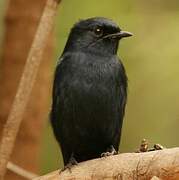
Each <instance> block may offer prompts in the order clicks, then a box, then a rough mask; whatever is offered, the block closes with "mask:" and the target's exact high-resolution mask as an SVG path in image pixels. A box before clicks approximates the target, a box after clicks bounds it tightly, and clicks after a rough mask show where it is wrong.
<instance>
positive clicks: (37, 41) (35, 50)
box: [0, 0, 59, 179]
mask: <svg viewBox="0 0 179 180" xmlns="http://www.w3.org/2000/svg"><path fill="white" fill-rule="evenodd" d="M58 2H59V0H58V1H57V0H47V2H46V6H45V9H44V11H43V14H42V17H41V20H40V23H39V27H38V29H37V32H36V35H35V37H34V41H33V43H32V47H31V49H30V52H29V55H28V58H27V62H26V64H25V68H24V72H23V74H22V77H21V80H20V84H19V87H18V90H17V94H16V96H15V99H14V102H13V105H12V108H11V110H10V113H9V116H8V119H7V122H6V124H5V126H4V129H3V135H2V142H1V145H0V179H3V177H4V175H5V172H6V167H7V163H8V161H9V158H10V155H11V153H12V150H13V147H14V142H15V139H16V136H17V133H18V130H19V126H20V124H21V121H22V118H23V113H24V111H25V107H26V105H27V102H28V99H29V97H30V93H31V90H32V88H33V85H34V82H35V79H36V75H37V72H38V67H39V65H40V62H41V56H42V52H43V50H44V47H45V45H46V41H47V37H48V35H49V33H50V32H51V29H52V27H53V21H54V16H55V14H56V9H57V4H58Z"/></svg>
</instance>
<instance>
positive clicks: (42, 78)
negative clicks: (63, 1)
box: [0, 0, 53, 180]
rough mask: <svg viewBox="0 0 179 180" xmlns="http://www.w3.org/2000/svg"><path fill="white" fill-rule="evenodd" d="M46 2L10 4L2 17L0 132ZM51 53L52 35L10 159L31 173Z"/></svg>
mask: <svg viewBox="0 0 179 180" xmlns="http://www.w3.org/2000/svg"><path fill="white" fill-rule="evenodd" d="M45 2H46V1H44V0H31V1H23V0H10V1H9V5H8V8H7V12H6V16H5V34H4V42H3V47H2V49H3V50H2V59H1V72H0V73H1V74H0V84H1V88H0V109H1V110H0V132H2V128H3V124H4V123H5V121H6V119H7V117H8V113H9V110H10V108H11V105H12V101H13V99H14V96H15V93H16V90H17V86H18V83H19V80H20V77H21V75H22V71H23V68H24V64H25V61H26V58H27V55H28V51H29V49H30V47H31V43H32V40H33V38H34V35H35V32H36V29H37V25H38V23H39V19H40V16H41V14H42V10H43V9H44V5H45ZM52 49H53V46H52V35H51V37H49V41H48V44H47V47H46V50H45V53H44V55H43V62H42V64H41V67H40V69H39V73H38V78H37V81H36V83H35V87H34V88H33V92H32V96H31V99H30V102H29V104H28V107H27V110H26V113H25V115H24V120H23V122H22V124H21V127H20V131H19V134H18V137H17V141H16V144H15V148H14V150H13V154H12V156H11V161H12V162H13V163H15V164H17V165H18V166H21V167H23V168H25V169H27V170H29V171H32V172H37V171H38V164H39V163H38V155H39V146H40V139H41V132H42V128H43V125H44V123H45V120H46V119H47V117H48V104H49V100H48V97H49V86H50V80H51V70H50V67H51V65H52V63H53V61H52ZM1 135H2V134H1ZM5 179H13V180H15V179H20V177H19V176H17V175H15V174H13V173H11V172H8V173H7V176H6V177H5Z"/></svg>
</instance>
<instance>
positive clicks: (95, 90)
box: [50, 17, 132, 167]
mask: <svg viewBox="0 0 179 180" xmlns="http://www.w3.org/2000/svg"><path fill="white" fill-rule="evenodd" d="M130 36H132V33H130V32H127V31H122V30H121V28H119V26H118V25H117V24H116V23H115V22H113V21H112V20H111V19H108V18H104V17H92V18H88V19H84V20H80V21H78V22H77V23H75V24H74V26H73V27H72V28H71V31H70V33H69V36H68V39H67V42H66V45H65V47H64V50H63V52H62V55H61V56H60V58H59V59H58V61H57V66H56V70H55V73H54V82H53V90H52V106H51V112H50V120H51V124H52V129H53V132H54V135H55V137H56V140H57V141H58V143H59V145H60V147H61V152H62V155H63V161H64V167H68V166H69V165H70V166H71V165H75V164H77V163H78V162H82V161H87V160H90V159H94V158H99V157H101V156H106V155H112V154H115V153H116V152H118V148H119V144H120V138H121V132H122V124H123V117H124V114H125V106H126V101H127V86H128V82H127V75H126V71H125V68H124V66H123V64H122V62H121V60H120V59H119V57H118V55H117V51H118V46H119V42H120V40H121V39H122V38H125V37H130Z"/></svg>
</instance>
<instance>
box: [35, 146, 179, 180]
mask: <svg viewBox="0 0 179 180" xmlns="http://www.w3.org/2000/svg"><path fill="white" fill-rule="evenodd" d="M71 171H72V172H71V173H70V172H69V171H68V170H65V171H63V172H62V173H61V174H59V170H57V171H54V172H52V173H49V174H47V175H45V176H41V177H38V178H35V179H34V180H59V179H63V180H71V179H73V180H82V179H86V180H92V179H93V180H94V179H101V180H102V179H108V180H112V179H119V180H120V179H121V180H137V179H140V180H146V179H147V180H148V179H152V180H157V179H162V180H177V179H179V148H172V149H164V150H158V151H152V152H146V153H124V154H119V155H115V156H110V157H107V158H100V159H94V160H90V161H86V162H83V163H79V165H77V166H75V167H73V168H72V169H71Z"/></svg>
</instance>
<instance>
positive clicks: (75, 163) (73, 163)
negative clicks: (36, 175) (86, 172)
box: [59, 156, 78, 174]
mask: <svg viewBox="0 0 179 180" xmlns="http://www.w3.org/2000/svg"><path fill="white" fill-rule="evenodd" d="M75 165H78V162H77V161H76V159H75V158H74V157H73V156H72V157H71V158H70V160H69V162H68V164H66V165H65V166H64V168H62V169H60V172H59V174H60V173H61V172H63V171H65V170H66V169H68V170H69V172H70V173H71V172H72V171H71V169H72V167H73V166H75Z"/></svg>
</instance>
